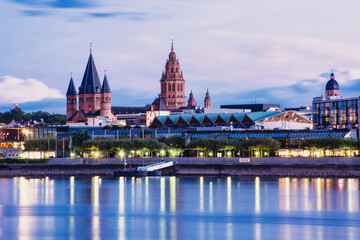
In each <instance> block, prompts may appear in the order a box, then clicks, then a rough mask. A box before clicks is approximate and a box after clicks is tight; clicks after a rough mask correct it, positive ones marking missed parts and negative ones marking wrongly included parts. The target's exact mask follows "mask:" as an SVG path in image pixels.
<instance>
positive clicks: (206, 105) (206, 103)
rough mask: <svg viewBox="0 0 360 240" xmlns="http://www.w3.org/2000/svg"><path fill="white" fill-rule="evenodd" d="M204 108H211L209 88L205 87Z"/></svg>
mask: <svg viewBox="0 0 360 240" xmlns="http://www.w3.org/2000/svg"><path fill="white" fill-rule="evenodd" d="M204 108H211V98H210V93H209V89H207V90H206V93H205V99H204Z"/></svg>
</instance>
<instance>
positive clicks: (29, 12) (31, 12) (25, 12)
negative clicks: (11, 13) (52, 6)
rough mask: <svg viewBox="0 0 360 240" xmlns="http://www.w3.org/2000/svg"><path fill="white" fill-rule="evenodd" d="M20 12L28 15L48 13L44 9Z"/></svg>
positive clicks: (34, 15)
mask: <svg viewBox="0 0 360 240" xmlns="http://www.w3.org/2000/svg"><path fill="white" fill-rule="evenodd" d="M21 13H22V14H24V15H26V16H30V17H37V16H44V15H47V14H48V13H47V12H46V11H42V10H23V11H21Z"/></svg>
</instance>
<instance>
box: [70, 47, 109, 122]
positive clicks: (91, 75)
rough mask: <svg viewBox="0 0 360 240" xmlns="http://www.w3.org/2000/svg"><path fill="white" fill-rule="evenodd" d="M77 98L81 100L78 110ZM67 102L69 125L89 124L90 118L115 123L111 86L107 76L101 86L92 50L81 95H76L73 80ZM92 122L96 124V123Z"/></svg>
mask: <svg viewBox="0 0 360 240" xmlns="http://www.w3.org/2000/svg"><path fill="white" fill-rule="evenodd" d="M77 98H78V99H79V108H77ZM66 100H67V105H66V122H67V123H76V122H81V121H83V122H87V121H88V117H92V118H94V117H108V121H107V122H113V121H115V116H114V115H113V114H112V112H111V90H110V85H109V82H108V80H107V77H106V74H105V76H104V81H103V84H102V85H101V84H100V80H99V76H98V73H97V70H96V67H95V62H94V58H93V56H92V51H91V48H90V56H89V60H88V62H87V65H86V69H85V73H84V77H83V79H82V82H81V86H80V87H79V93H78V95H76V88H75V84H74V81H73V79H72V78H71V79H70V83H69V87H68V90H67V93H66ZM92 122H93V123H94V121H92Z"/></svg>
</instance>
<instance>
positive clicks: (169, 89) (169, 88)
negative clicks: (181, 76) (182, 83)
mask: <svg viewBox="0 0 360 240" xmlns="http://www.w3.org/2000/svg"><path fill="white" fill-rule="evenodd" d="M168 91H169V92H171V83H169V87H168Z"/></svg>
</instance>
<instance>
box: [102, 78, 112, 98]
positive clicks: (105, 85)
mask: <svg viewBox="0 0 360 240" xmlns="http://www.w3.org/2000/svg"><path fill="white" fill-rule="evenodd" d="M101 93H111V90H110V85H109V82H108V80H107V77H106V74H105V76H104V81H103V84H102V87H101Z"/></svg>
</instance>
